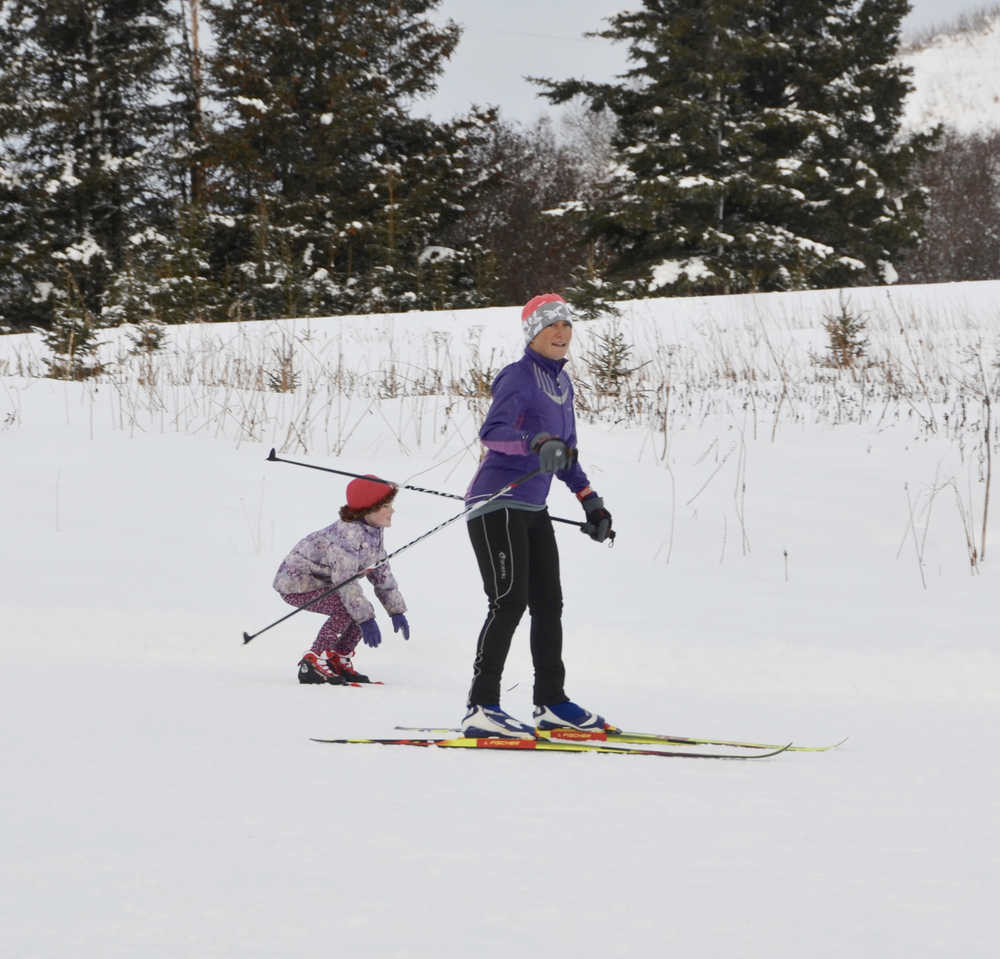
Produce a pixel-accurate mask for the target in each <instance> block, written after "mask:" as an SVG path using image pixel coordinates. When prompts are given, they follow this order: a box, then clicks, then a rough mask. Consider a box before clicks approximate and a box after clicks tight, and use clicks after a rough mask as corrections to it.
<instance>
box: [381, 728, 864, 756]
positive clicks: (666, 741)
mask: <svg viewBox="0 0 1000 959" xmlns="http://www.w3.org/2000/svg"><path fill="white" fill-rule="evenodd" d="M396 729H398V730H400V731H401V732H411V733H433V734H435V735H443V734H447V733H457V732H460V730H459V729H456V728H453V727H451V728H449V727H446V726H397V727H396ZM535 735H536V736H538V737H539V739H546V740H551V741H553V742H592V743H609V744H611V745H614V744H616V743H633V744H636V745H642V746H728V747H730V748H733V749H753V750H762V751H764V752H766V753H772V752H773V751H774V750H777V751H779V752H785V751H786V750H787V751H789V752H807V753H822V752H826V751H827V750H828V749H836V748H837V747H838V746H840V745H842V744H843V743H845V742H847V740H846V739H842V740H840V742H836V743H829V744H828V745H825V746H797V745H795V744H794V743H793V744H792V745H790V746H782V745H780V744H778V743H756V742H749V741H747V740H738V739H695V738H693V737H690V736H669V735H666V734H660V733H635V732H628V731H626V730H624V729H619V728H618V727H617V726H608V727H607V728H606V729H603V730H599V729H595V730H581V729H539V730H536V731H535Z"/></svg>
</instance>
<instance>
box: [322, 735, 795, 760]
mask: <svg viewBox="0 0 1000 959" xmlns="http://www.w3.org/2000/svg"><path fill="white" fill-rule="evenodd" d="M312 741H313V742H315V743H336V744H341V745H358V746H363V745H379V746H436V747H438V748H439V749H496V750H506V751H507V752H524V751H532V752H559V753H598V754H600V755H615V756H663V757H672V758H676V759H680V758H683V759H766V758H767V757H769V756H777V755H778V754H779V753H783V752H785V751H786V750H787V749H788V748H789V746H779V747H776V748H774V749H772V750H768V751H759V752H752V753H719V752H704V751H702V750H697V749H691V750H679V749H661V748H656V747H655V746H647V747H641V746H638V747H636V746H627V745H626V746H614V745H609V744H608V743H607V742H593V741H559V742H555V741H553V740H552V739H503V738H499V737H496V738H480V739H472V738H468V737H464V736H463V737H459V738H456V739H420V738H418V739H320V738H318V737H312Z"/></svg>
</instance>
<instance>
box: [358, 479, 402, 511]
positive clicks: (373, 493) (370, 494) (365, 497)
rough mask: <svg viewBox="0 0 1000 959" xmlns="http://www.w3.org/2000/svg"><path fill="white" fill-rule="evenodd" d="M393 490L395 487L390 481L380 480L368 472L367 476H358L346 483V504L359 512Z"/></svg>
mask: <svg viewBox="0 0 1000 959" xmlns="http://www.w3.org/2000/svg"><path fill="white" fill-rule="evenodd" d="M395 492H396V487H395V486H393V485H392V483H387V482H386V481H385V480H380V479H379V478H378V477H377V476H375V475H373V474H372V473H369V474H368V475H367V476H359V477H358V478H357V479H353V480H351V482H350V483H348V484H347V505H348V506H349V507H350V508H351V509H353V510H354V511H355V512H357V513H360V512H361V511H362V510H366V509H369V508H370V507H372V506H374V505H375V504H376V503H378V502H379V501H380V500H383V499H386V498H387V497H388V496H391V495H392V494H393V493H395Z"/></svg>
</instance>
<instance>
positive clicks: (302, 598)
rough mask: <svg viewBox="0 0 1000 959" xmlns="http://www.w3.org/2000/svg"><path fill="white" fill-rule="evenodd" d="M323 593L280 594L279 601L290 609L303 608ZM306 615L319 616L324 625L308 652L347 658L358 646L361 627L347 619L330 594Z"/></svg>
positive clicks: (338, 602)
mask: <svg viewBox="0 0 1000 959" xmlns="http://www.w3.org/2000/svg"><path fill="white" fill-rule="evenodd" d="M323 592H325V590H322V589H314V590H311V591H310V592H308V593H281V594H280V596H281V598H282V599H283V600H284V601H285V602H286V603H288V604H289V605H291V606H298V607H302V606H305V605H306V604H307V603H308V602H309V601H310V600H311V599H315V597H317V596H319V595H320V594H321V593H323ZM307 612H311V613H322V614H323V615H325V616H327V617H328V619H327V621H326V622H325V623H324V624H323V625H322V626H321V627H320V630H319V632H318V633H317V634H316V639H315V641H314V642H313V644H312V647H311V649H312V651H313V652H314V653H315V654H316V655H317V656H319V655H320V654H322V653H325V652H326V651H327V650H332V651H333V652H335V653H340V655H341V656H350V655H351V654H352V653H353V652H354V649H355V647H356V646H357V645H358V643H359V642H361V627H360V626H358V624H357V623H356V622H354V620H353V619H352V618H351V614H350V613H348V612H347V610H346V609H345V608H344V604H343V602H342V600H341V598H340V597H339V596H338V595H337V594H336V593H330V594H329V596H324V597H323V598H322V599H321V600H319V601H318V602H316V603H314V604H313V605H312V606H310V607H309V609H308V610H307Z"/></svg>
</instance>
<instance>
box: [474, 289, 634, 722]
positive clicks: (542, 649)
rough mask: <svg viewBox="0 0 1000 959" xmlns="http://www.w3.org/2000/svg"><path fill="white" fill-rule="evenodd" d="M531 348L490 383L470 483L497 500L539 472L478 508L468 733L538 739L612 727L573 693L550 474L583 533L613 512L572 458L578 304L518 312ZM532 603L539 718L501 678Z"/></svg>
mask: <svg viewBox="0 0 1000 959" xmlns="http://www.w3.org/2000/svg"><path fill="white" fill-rule="evenodd" d="M521 325H522V329H523V333H524V339H525V343H526V344H527V345H526V347H525V351H524V355H523V356H522V357H521V359H520V360H518V361H517V362H516V363H512V364H510V365H509V366H506V367H505V368H504V369H502V370H501V371H500V373H499V374H498V375H497V377H496V379H495V380H494V381H493V386H492V394H493V402H492V404H491V406H490V409H489V412H488V413H487V416H486V420H485V422H484V423H483V427H482V429H481V430H480V432H479V438H480V441H481V442H482V444H483V445H484V446H485V447H486V450H487V452H486V455H485V457H484V458H483V460H482V462H481V463H480V466H479V469H478V470H477V472H476V474H475V476H474V477H473V479H472V483H471V485H470V486H469V489H468V492H467V493H466V504H467V505H469V506H474V505H475V504H476V503H477V502H483V501H485V500H487V499H489V498H490V497H491V496H492V495H493V494H494V493H495V492H496V491H497V490H499V489H501V488H503V487H504V486H505V485H506V484H507V483H509V482H511V480H514V479H516V478H517V477H519V476H522V475H524V474H525V473H530V472H531V471H532V470H536V469H537V470H540V471H541V473H540V474H539V475H538V476H535V477H534V478H532V479H530V480H527V481H526V482H524V483H521V484H520V485H518V486H515V487H514V488H513V489H512V490H511V491H510V492H508V493H506V494H504V495H503V496H500V497H497V498H496V499H494V500H493V501H492V502H490V503H484V506H483V509H482V510H474V511H473V512H472V513H470V517H469V521H468V530H469V539H470V540H471V542H472V548H473V550H474V551H475V554H476V560H477V561H478V564H479V571H480V574H481V575H482V579H483V588H484V590H485V591H486V596H487V599H488V601H489V611H488V613H487V616H486V621H485V623H484V624H483V627H482V630H481V631H480V633H479V640H478V643H477V645H476V657H475V662H474V666H473V678H472V686H471V688H470V690H469V696H468V702H467V711H466V714H465V717H464V719H463V720H462V730H463V733H464V734H465V735H466V736H479V737H482V736H490V737H492V736H502V737H509V738H515V739H530V738H532V737H534V735H535V729H542V730H544V729H555V728H572V729H583V730H591V729H604V728H605V727H606V726H607V724H606V722H605V720H604V718H603V717H602V716H598V715H597V714H595V713H592V712H590V711H588V710H586V709H584V708H583V707H581V706H579V705H577V704H576V703H574V702H572V701H571V700H570V699H569V697H568V696H567V695H566V692H565V690H564V688H563V683H564V679H565V675H566V670H565V667H564V666H563V660H562V587H561V584H560V579H559V552H558V549H557V547H556V540H555V534H554V532H553V529H552V520H551V518H550V517H549V513H548V510H547V509H546V505H545V503H546V499H547V497H548V493H549V487H550V486H551V485H552V476H553V475H555V476H557V477H558V478H559V479H560V480H562V481H563V482H564V483H565V484H566V485H567V486H568V487H569V489H570V490H571V491H572V492H573V493H575V494H576V497H577V499H578V500H579V501H580V503H581V505H582V506H583V509H584V512H585V514H586V523H585V524H584V526H583V531H584V532H585V533H587V534H588V535H589V536H590V537H591V538H592V539H594V540H596V541H597V542H599V543H600V542H603V541H604V540H606V539H607V538H608V537H609V536H613V535H614V534H613V533H612V530H611V514H610V513H609V512H608V511H607V509H605V507H604V501H603V500H602V499H601V497H599V496H598V495H597V494H596V493H595V492H594V491H593V490H592V489H591V488H590V483H589V481H588V480H587V475H586V473H584V471H583V469H582V467H581V466H580V464H579V462H578V461H577V457H576V421H575V417H574V413H573V386H572V383H571V382H570V379H569V376H568V375H567V374H566V372H565V370H564V369H563V367H564V366H565V364H566V354H567V353H568V351H569V344H570V340H571V339H572V337H573V312H572V311H571V310H570V308H569V306H568V305H567V303H566V301H565V300H564V299H563V298H562V297H561V296H559V295H558V294H556V293H545V294H542V295H541V296H536V297H535V298H534V299H532V300H531V301H530V302H529V303H528V304H527V305H526V306H525V307H524V309H523V310H522V312H521ZM525 609H527V610H528V612H529V614H530V616H531V657H532V663H533V665H534V672H535V681H534V690H533V699H534V704H535V706H534V714H533V720H534V725H533V726H529V725H527V724H526V723H523V722H520V721H519V720H517V719H515V718H514V717H512V716H510V715H509V714H508V713H506V712H505V711H504V710H503V709H501V708H500V677H501V674H502V672H503V667H504V663H505V662H506V659H507V653H508V651H509V649H510V643H511V639H512V637H513V635H514V631H515V629H516V628H517V625H518V623H519V622H520V620H521V617H522V615H523V614H524V611H525Z"/></svg>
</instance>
